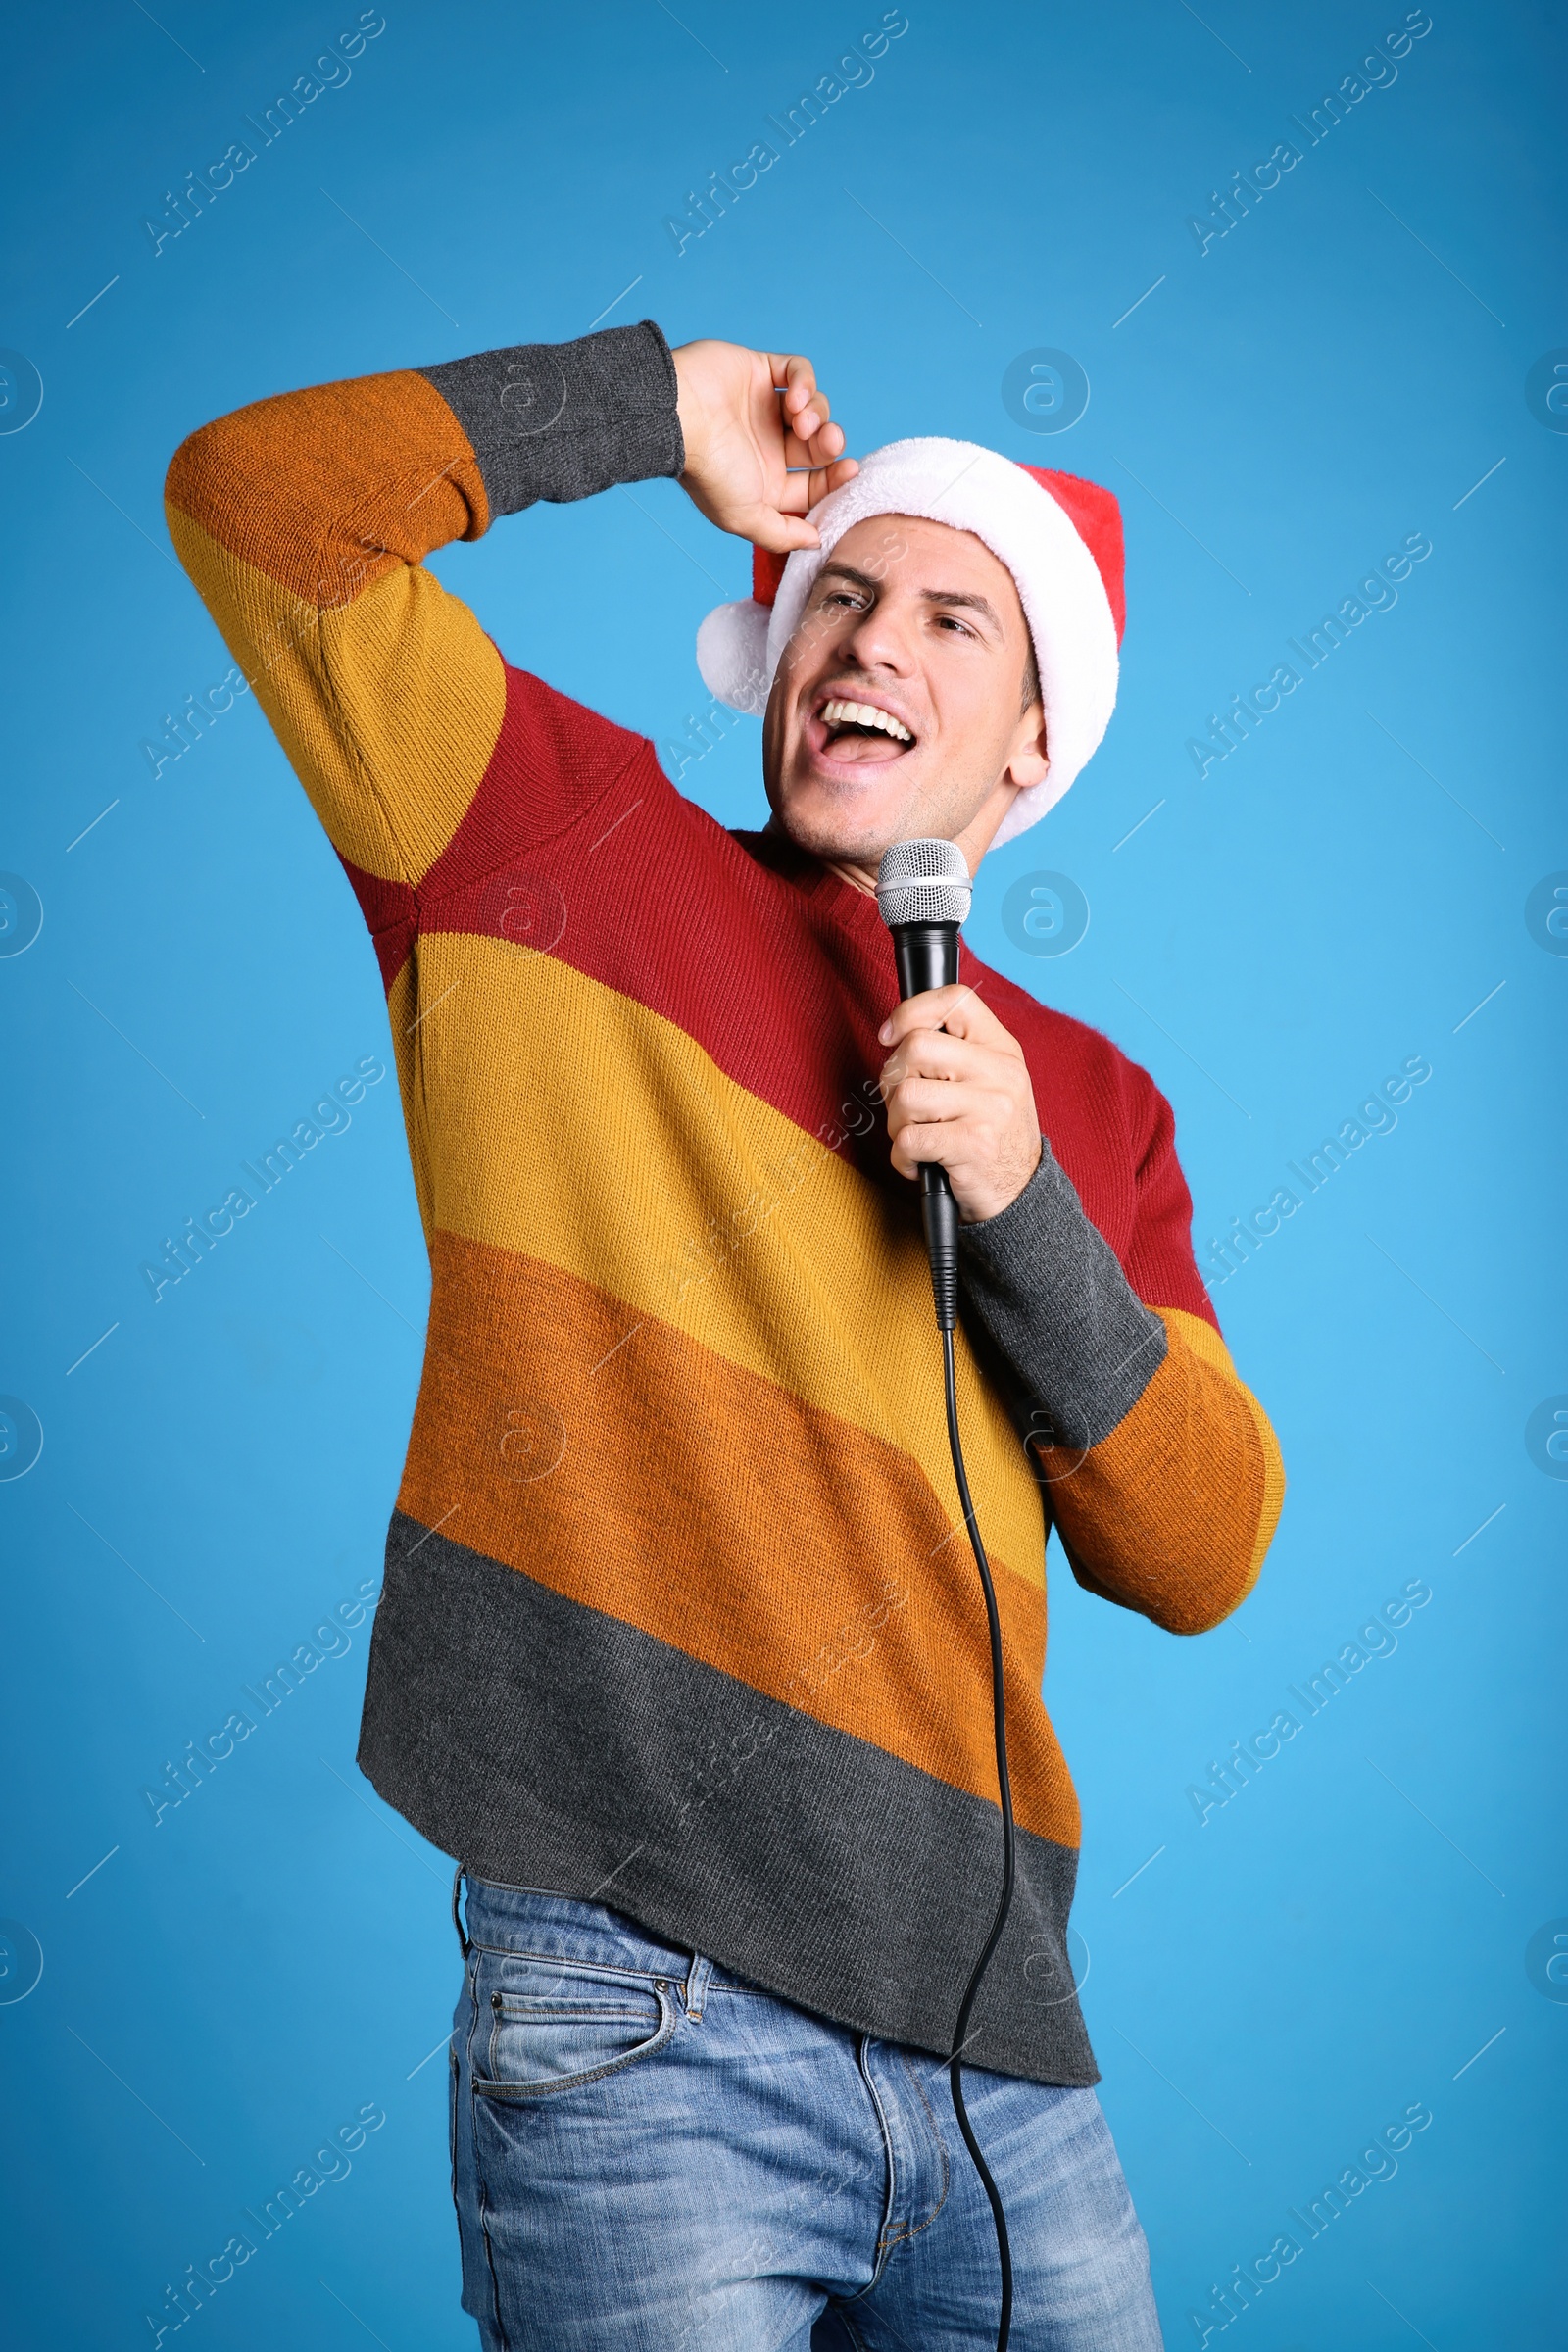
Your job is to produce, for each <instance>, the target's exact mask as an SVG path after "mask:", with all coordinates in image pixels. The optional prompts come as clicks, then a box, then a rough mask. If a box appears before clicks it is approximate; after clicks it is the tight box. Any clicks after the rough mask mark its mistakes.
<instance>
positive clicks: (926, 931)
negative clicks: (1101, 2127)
mask: <svg viewBox="0 0 1568 2352" xmlns="http://www.w3.org/2000/svg"><path fill="white" fill-rule="evenodd" d="M876 895H877V905H878V907H880V908H881V910H882V916H883V920H884V921H885V922H886V923H887V926H888V928H889V930H890V931H891V932H892V934H893V946H894V953H895V956H896V958H897V961H898V968H899V993H900V995H901V997H912V996H917V995H919V994H920V993H921V992H922V991H923V990H925V989H929V988H940V987H943V986H945V985H950V984H951V983H952V982H954V981H955V980H956V978H957V976H958V926H959V924H960V923H962V921H963V920H964V917H965V916H966V915H967V914H968V911H969V868H968V866H967V864H966V863H965V860H964V857H963V853H962V851H961V850H959V849H958V848H956V845H955V844H954V843H953V842H951V841H939V840H923V841H903V842H897V843H895V845H894V847H893V848H892V849H890V850H889V851H888V852H887V854H886V856H885V857H884V858H883V859H882V864H881V868H880V871H879V872H878V874H877V892H876ZM920 1217H921V1222H922V1224H923V1226H924V1229H925V1243H926V1250H927V1253H928V1255H929V1257H930V1260H931V1288H932V1293H933V1296H934V1299H935V1301H936V1314H937V1328H938V1330H939V1331H940V1332H941V1334H942V1380H943V1394H944V1398H945V1401H946V1405H947V1416H948V1446H949V1450H950V1451H951V1453H952V1455H953V1475H954V1478H955V1480H956V1483H957V1489H958V1500H959V1503H960V1504H961V1506H962V1509H963V1524H964V1526H965V1528H966V1529H967V1530H968V1534H969V1544H970V1547H971V1549H972V1550H973V1552H974V1560H975V1566H976V1567H977V1568H978V1569H979V1571H980V1588H981V1591H982V1592H983V1593H984V1594H985V1602H986V1626H987V1629H988V1632H989V1634H990V1638H991V1716H992V1725H993V1730H994V1734H995V1739H996V1750H997V1795H998V1799H999V1802H1000V1804H1001V1808H1002V1892H1001V1895H1000V1897H999V1898H998V1902H997V1909H996V1916H995V1917H994V1918H993V1920H992V1922H991V1933H990V1935H989V1936H987V1937H986V1940H985V1943H984V1945H983V1946H982V1948H981V1952H980V1956H979V1958H978V1959H977V1960H976V1962H975V1964H974V1967H973V1968H972V1969H971V1971H970V1973H969V1982H968V1984H967V1985H965V1987H964V1993H963V1999H962V2000H961V2002H960V2003H959V2005H958V2017H957V2023H956V2025H955V2027H954V2030H953V2055H952V2057H951V2058H950V2059H949V2061H948V2081H949V2082H950V2083H951V2084H952V2086H953V2110H954V2113H955V2114H956V2117H957V2119H958V2130H959V2131H960V2132H961V2133H962V2134H963V2144H964V2146H965V2147H966V2148H967V2149H968V2151H969V2158H970V2161H971V2163H972V2164H973V2166H974V2169H975V2171H976V2173H977V2174H978V2175H979V2177H980V2185H981V2187H982V2188H983V2189H984V2190H985V2192H986V2197H987V2201H988V2202H989V2204H990V2207H991V2219H992V2221H993V2222H994V2223H995V2225H996V2231H997V2256H998V2260H999V2262H1000V2264H1001V2267H1002V2309H1001V2317H1000V2319H999V2322H998V2326H997V2352H1007V2337H1008V2333H1009V2331H1010V2329H1011V2326H1012V2249H1011V2247H1010V2245H1009V2244H1008V2241H1007V2218H1006V2215H1005V2212H1004V2211H1003V2205H1002V2193H1001V2191H1000V2190H999V2188H998V2187H997V2184H996V2181H995V2180H993V2179H992V2177H991V2168H990V2167H989V2165H988V2164H987V2163H986V2160H985V2157H984V2156H983V2154H982V2153H981V2149H980V2142H979V2141H978V2140H977V2139H976V2137H975V2135H974V2127H973V2125H972V2124H971V2123H970V2121H969V2112H968V2109H967V2108H966V2107H965V2105H964V2102H963V2065H962V2060H963V2052H964V2049H965V2047H966V2045H967V2043H968V2040H969V2038H970V2036H969V2020H970V2018H971V2016H972V2015H973V2013H974V2005H975V2002H976V2001H977V1999H978V1998H979V1995H980V1986H981V1985H982V1983H983V1982H984V1979H985V1973H986V1970H987V1969H988V1968H989V1967H990V1965H991V1960H992V1956H993V1954H994V1953H995V1951H996V1948H997V1946H998V1944H999V1943H1000V1942H1001V1940H1002V1935H1003V1930H1004V1929H1005V1926H1006V1924H1007V1913H1008V1911H1009V1909H1010V1907H1011V1904H1012V1886H1013V1876H1014V1868H1015V1862H1016V1843H1017V1841H1016V1838H1015V1835H1014V1831H1013V1822H1012V1785H1011V1782H1010V1781H1009V1779H1008V1776H1007V1714H1006V1691H1005V1679H1004V1674H1003V1658H1002V1619H1001V1616H1000V1614H999V1612H998V1609H997V1593H996V1587H995V1586H994V1585H993V1583H992V1581H991V1563H990V1562H989V1560H988V1559H987V1558H986V1547H985V1544H983V1542H982V1541H981V1537H980V1525H979V1522H978V1520H977V1519H976V1517H975V1512H974V1502H973V1499H972V1497H971V1495H970V1494H969V1479H968V1474H967V1472H966V1471H965V1469H964V1465H963V1440H962V1436H961V1434H960V1432H959V1429H958V1386H957V1372H956V1363H955V1359H954V1332H955V1329H956V1324H957V1320H958V1204H957V1202H956V1201H955V1200H954V1197H953V1187H952V1185H951V1184H950V1182H949V1181H948V1172H947V1170H946V1168H943V1167H939V1166H937V1165H936V1164H935V1163H934V1162H932V1161H929V1160H927V1161H924V1162H922V1164H921V1168H920Z"/></svg>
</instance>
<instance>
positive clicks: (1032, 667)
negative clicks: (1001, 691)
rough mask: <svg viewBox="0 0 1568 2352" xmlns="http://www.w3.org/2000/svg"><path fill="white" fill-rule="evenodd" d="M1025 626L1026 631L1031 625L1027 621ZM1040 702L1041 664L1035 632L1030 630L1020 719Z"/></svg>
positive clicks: (1020, 704)
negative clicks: (1037, 653) (1037, 657)
mask: <svg viewBox="0 0 1568 2352" xmlns="http://www.w3.org/2000/svg"><path fill="white" fill-rule="evenodd" d="M1024 626H1025V628H1026V629H1027V628H1028V627H1029V624H1028V622H1027V621H1025V623H1024ZM1039 700H1040V664H1039V662H1037V661H1036V660H1035V640H1034V631H1033V630H1032V629H1030V630H1029V651H1028V653H1027V654H1026V655H1025V657H1024V664H1023V694H1022V697H1021V699H1020V701H1019V704H1018V716H1019V717H1020V718H1022V716H1023V714H1024V712H1025V711H1027V710H1028V708H1029V706H1030V704H1031V703H1038V702H1039Z"/></svg>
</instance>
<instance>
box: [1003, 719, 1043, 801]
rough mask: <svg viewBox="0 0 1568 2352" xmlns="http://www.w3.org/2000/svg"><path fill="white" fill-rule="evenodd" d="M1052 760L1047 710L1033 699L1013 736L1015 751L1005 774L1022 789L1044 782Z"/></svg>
mask: <svg viewBox="0 0 1568 2352" xmlns="http://www.w3.org/2000/svg"><path fill="white" fill-rule="evenodd" d="M1050 764H1051V761H1050V758H1049V755H1048V754H1047V751H1046V713H1045V710H1044V708H1043V706H1042V705H1041V704H1040V703H1038V702H1034V703H1031V704H1030V706H1029V708H1028V710H1027V711H1025V712H1024V714H1023V716H1022V718H1020V719H1019V721H1018V731H1017V733H1016V734H1015V735H1014V737H1013V739H1012V750H1011V752H1010V754H1009V755H1008V759H1007V764H1006V766H1005V769H1004V770H1003V777H1004V780H1005V782H1007V783H1008V784H1016V785H1017V787H1018V789H1019V790H1020V792H1022V791H1026V790H1027V789H1028V787H1029V786H1030V785H1031V784H1039V783H1042V782H1043V781H1044V779H1045V774H1046V770H1047V768H1048V767H1049V766H1050Z"/></svg>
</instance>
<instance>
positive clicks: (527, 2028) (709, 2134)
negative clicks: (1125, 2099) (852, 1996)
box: [451, 1877, 1160, 2352]
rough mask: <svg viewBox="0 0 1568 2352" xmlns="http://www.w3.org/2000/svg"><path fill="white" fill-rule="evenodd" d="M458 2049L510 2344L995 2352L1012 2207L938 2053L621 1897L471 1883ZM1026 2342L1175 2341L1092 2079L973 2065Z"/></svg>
mask: <svg viewBox="0 0 1568 2352" xmlns="http://www.w3.org/2000/svg"><path fill="white" fill-rule="evenodd" d="M466 1919H467V1934H468V1948H467V1953H466V1969H465V1975H464V1985H463V1995H462V1998H461V1999H460V2001H459V2003H458V2010H457V2017H456V2021H455V2031H454V2034H453V2044H452V2061H451V2082H452V2181H453V2197H454V2201H455V2203H456V2205H457V2209H458V2227H459V2230H460V2233H461V2237H462V2244H463V2303H464V2308H465V2310H466V2311H468V2312H471V2313H472V2315H473V2317H474V2319H475V2320H477V2322H478V2324H479V2335H480V2340H481V2343H482V2344H483V2346H484V2352H826V2348H828V2347H832V2348H834V2352H849V2348H850V2347H857V2346H858V2347H865V2348H866V2352H873V2348H874V2352H883V2348H884V2347H886V2352H895V2348H898V2352H909V2347H911V2346H912V2347H918V2352H956V2347H958V2346H963V2347H966V2348H972V2352H988V2348H989V2347H990V2346H991V2345H992V2344H993V2343H994V2341H995V2337H996V2327H997V2314H998V2298H999V2285H998V2271H997V2247H996V2236H995V2231H994V2229H993V2225H992V2220H991V2209H990V2207H989V2205H988V2204H987V2202H986V2199H985V2194H984V2191H983V2190H982V2188H981V2186H980V2182H979V2180H978V2178H977V2176H976V2174H975V2171H974V2168H973V2166H972V2165H971V2164H970V2162H969V2159H968V2156H967V2154H966V2152H965V2150H964V2146H963V2142H962V2140H961V2139H960V2137H959V2135H958V2128H957V2122H956V2117H955V2115H954V2112H953V2101H952V2096H951V2093H950V2090H949V2085H948V2076H947V2068H946V2066H945V2064H944V2062H943V2061H942V2060H941V2059H940V2058H933V2057H932V2056H930V2055H929V2053H927V2052H925V2051H922V2050H913V2049H906V2048H903V2047H901V2046H899V2045H898V2044H895V2043H889V2042H881V2041H873V2040H870V2039H869V2038H867V2036H865V2035H864V2034H856V2033H854V2032H852V2031H850V2030H849V2029H848V2028H845V2027H842V2026H836V2025H833V2024H830V2023H829V2022H828V2021H827V2020H826V2019H823V2018H819V2017H813V2016H810V2015H809V2014H808V2013H807V2012H806V2011H805V2010H801V2009H796V2008H793V2007H792V2006H791V2005H790V2004H789V2003H788V2002H787V2001H781V2000H778V1999H775V1997H774V1996H773V1995H772V1994H771V1993H766V1992H763V1991H761V1990H760V1988H759V1987H758V1986H757V1985H749V1984H747V1983H746V1982H745V1981H744V1980H743V1979H741V1978H739V1977H734V1976H731V1975H730V1974H729V1973H728V1972H727V1971H726V1970H724V1969H722V1968H719V1967H717V1966H716V1965H715V1964H714V1963H713V1962H712V1961H711V1960H707V1959H704V1958H703V1957H702V1956H701V1955H694V1954H692V1953H690V1952H680V1951H676V1950H673V1949H671V1948H669V1947H668V1946H666V1945H663V1944H661V1943H658V1942H656V1941H655V1940H654V1939H653V1938H651V1937H650V1936H647V1935H645V1934H644V1933H643V1931H642V1929H640V1928H639V1927H637V1926H636V1925H635V1924H634V1923H633V1922H632V1921H630V1920H628V1919H623V1918H621V1917H620V1915H619V1914H618V1913H616V1912H614V1911H610V1910H607V1909H606V1908H605V1907H604V1906H603V1905H602V1904H598V1903H579V1902H572V1901H568V1900H567V1899H566V1897H564V1896H563V1895H555V1894H545V1893H539V1892H535V1891H532V1890H530V1889H527V1888H522V1887H499V1886H495V1885H492V1884H489V1883H488V1882H486V1881H483V1880H478V1879H474V1878H472V1877H469V1879H468V1882H467V1903H466ZM964 2096H965V2100H966V2102H967V2105H968V2109H969V2116H970V2120H971V2122H972V2124H973V2126H974V2130H975V2133H976V2136H977V2137H978V2139H979V2141H980V2144H981V2146H982V2148H984V2150H985V2152H986V2160H987V2162H988V2163H989V2165H990V2167H991V2170H992V2173H993V2174H994V2176H995V2178H996V2181H997V2185H998V2187H999V2188H1000V2190H1001V2192H1002V2199H1003V2204H1004V2206H1005V2210H1006V2215H1007V2226H1008V2231H1009V2234H1010V2237H1011V2242H1012V2263H1013V2278H1014V2304H1013V2320H1012V2345H1013V2348H1014V2352H1159V2344H1160V2334H1159V2323H1158V2321H1157V2319H1156V2318H1155V2315H1154V2304H1153V2298H1152V2292H1151V2289H1150V2282H1149V2256H1148V2250H1147V2248H1146V2246H1145V2243H1144V2233H1143V2231H1142V2229H1140V2228H1139V2225H1138V2218H1137V2216H1136V2215H1135V2213H1134V2212H1133V2208H1132V2202H1131V2199H1130V2198H1129V2197H1128V2194H1127V2187H1126V2183H1125V2181H1124V2180H1123V2179H1122V2174H1121V2166H1120V2165H1119V2163H1118V2162H1117V2159H1116V2151H1115V2148H1114V2147H1113V2145H1112V2144H1111V2137H1110V2132H1109V2131H1108V2129H1107V2128H1106V2124H1105V2120H1104V2117H1103V2115H1102V2114H1101V2111H1100V2102H1099V2101H1098V2099H1097V2098H1096V2097H1095V2094H1094V2092H1093V2091H1092V2090H1061V2089H1050V2088H1047V2087H1044V2086H1042V2085H1041V2084H1039V2083H1036V2082H1022V2081H1020V2080H1018V2079H1017V2078H1015V2077H1012V2076H1008V2075H997V2074H989V2073H985V2072H981V2071H980V2070H978V2069H977V2070H975V2071H973V2072H971V2071H970V2070H969V2069H967V2068H966V2069H965V2070H964Z"/></svg>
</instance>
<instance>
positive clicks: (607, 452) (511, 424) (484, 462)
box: [418, 319, 686, 515]
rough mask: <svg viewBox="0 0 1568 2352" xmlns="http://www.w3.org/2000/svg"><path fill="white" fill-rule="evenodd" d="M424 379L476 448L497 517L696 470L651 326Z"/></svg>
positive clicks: (534, 348) (443, 369)
mask: <svg viewBox="0 0 1568 2352" xmlns="http://www.w3.org/2000/svg"><path fill="white" fill-rule="evenodd" d="M418 372H419V373H420V374H421V375H422V376H424V377H425V378H426V380H427V381H428V382H429V383H432V384H433V385H434V386H435V388H436V390H437V391H438V392H439V393H440V395H441V397H442V399H443V400H444V401H445V402H446V403H447V406H448V407H449V408H450V409H451V410H452V412H453V414H454V415H455V416H456V417H457V419H458V422H459V423H460V424H461V425H462V427H463V429H464V431H465V432H466V434H467V436H468V439H469V440H470V441H471V442H472V444H473V450H474V455H475V456H476V457H477V459H478V461H479V470H480V472H481V473H482V474H483V476H484V486H485V494H486V496H487V497H488V499H489V501H490V511H491V514H492V515H515V514H516V513H518V512H519V510H520V509H521V508H523V507H531V506H532V505H533V503H534V501H535V500H536V499H540V498H543V499H550V500H554V501H557V502H560V503H564V502H565V501H567V500H569V499H574V498H591V497H592V496H593V494H594V492H595V491H597V490H608V489H610V488H611V487H612V486H613V484H614V483H616V482H643V481H648V480H650V479H651V478H652V477H653V476H654V475H656V474H678V473H679V472H680V470H681V467H682V466H683V465H684V464H685V462H686V453H685V444H684V442H683V440H682V438H681V429H680V420H679V418H678V417H676V414H675V395H676V385H675V363H674V361H673V360H672V359H671V358H670V356H669V345H668V344H667V343H666V342H665V341H664V338H663V335H662V333H661V332H660V329H659V328H658V327H657V326H656V325H655V324H654V322H653V320H652V319H644V320H643V321H642V323H641V324H640V325H638V326H611V327H606V328H605V329H604V331H603V332H602V333H600V334H597V335H582V336H580V337H579V338H578V340H577V341H576V342H575V343H516V344H514V345H513V346H512V348H511V349H510V350H507V351H484V352H480V353H478V354H477V356H476V357H474V358H473V359H467V360H444V361H442V362H441V363H440V364H439V365H438V366H436V367H434V368H420V369H419V371H418Z"/></svg>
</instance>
